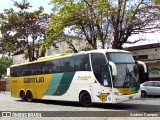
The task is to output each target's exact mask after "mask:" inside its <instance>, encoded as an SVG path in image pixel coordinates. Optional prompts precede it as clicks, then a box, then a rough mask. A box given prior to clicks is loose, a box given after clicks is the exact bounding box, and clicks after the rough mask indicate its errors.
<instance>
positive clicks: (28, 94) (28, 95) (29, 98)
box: [26, 91, 33, 102]
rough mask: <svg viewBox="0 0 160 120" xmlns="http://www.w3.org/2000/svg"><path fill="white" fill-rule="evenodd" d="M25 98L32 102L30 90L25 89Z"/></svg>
mask: <svg viewBox="0 0 160 120" xmlns="http://www.w3.org/2000/svg"><path fill="white" fill-rule="evenodd" d="M26 99H27V101H28V102H32V101H33V96H32V92H31V91H27V94H26Z"/></svg>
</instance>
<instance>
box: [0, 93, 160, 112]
mask: <svg viewBox="0 0 160 120" xmlns="http://www.w3.org/2000/svg"><path fill="white" fill-rule="evenodd" d="M0 106H1V107H0V111H3V110H6V111H7V110H13V111H14V110H18V111H21V110H26V111H30V110H31V111H37V110H38V111H97V110H98V111H109V110H136V111H160V97H159V98H158V97H152V98H143V99H140V100H132V101H128V102H124V103H118V104H95V105H94V106H93V107H89V108H86V107H82V106H81V105H80V104H79V103H74V102H63V101H50V100H36V101H34V102H31V103H29V102H22V101H21V100H20V98H13V97H10V93H9V92H5V93H3V92H1V93H0Z"/></svg>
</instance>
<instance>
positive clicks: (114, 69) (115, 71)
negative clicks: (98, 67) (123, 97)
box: [109, 61, 117, 76]
mask: <svg viewBox="0 0 160 120" xmlns="http://www.w3.org/2000/svg"><path fill="white" fill-rule="evenodd" d="M109 65H110V66H111V67H112V75H113V76H116V75H117V67H116V64H114V63H113V62H111V61H109Z"/></svg>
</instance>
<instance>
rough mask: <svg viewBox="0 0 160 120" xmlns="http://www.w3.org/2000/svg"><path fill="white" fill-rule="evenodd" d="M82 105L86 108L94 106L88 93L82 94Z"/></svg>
mask: <svg viewBox="0 0 160 120" xmlns="http://www.w3.org/2000/svg"><path fill="white" fill-rule="evenodd" d="M80 103H81V105H82V106H84V107H90V106H92V101H91V96H90V95H89V93H88V92H82V93H81V94H80Z"/></svg>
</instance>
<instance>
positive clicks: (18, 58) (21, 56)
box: [12, 54, 29, 64]
mask: <svg viewBox="0 0 160 120" xmlns="http://www.w3.org/2000/svg"><path fill="white" fill-rule="evenodd" d="M12 58H13V64H16V63H23V62H28V61H29V60H26V59H25V57H24V54H19V55H14V56H12Z"/></svg>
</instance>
